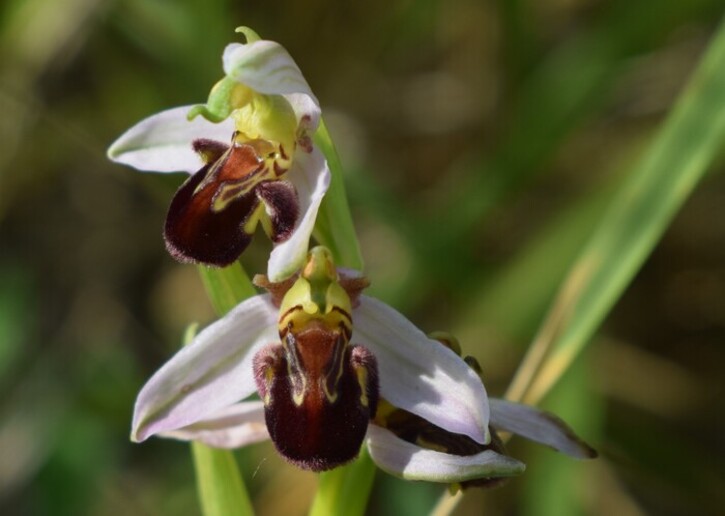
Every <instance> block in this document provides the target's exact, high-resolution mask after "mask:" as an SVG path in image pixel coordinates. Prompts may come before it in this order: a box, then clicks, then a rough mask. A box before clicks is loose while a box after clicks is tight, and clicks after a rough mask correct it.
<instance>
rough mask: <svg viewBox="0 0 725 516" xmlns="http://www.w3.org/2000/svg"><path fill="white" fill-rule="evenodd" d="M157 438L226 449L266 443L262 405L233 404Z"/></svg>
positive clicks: (250, 402)
mask: <svg viewBox="0 0 725 516" xmlns="http://www.w3.org/2000/svg"><path fill="white" fill-rule="evenodd" d="M159 435H160V436H162V437H171V438H173V439H179V440H182V441H200V442H202V443H204V444H206V445H208V446H212V447H214V448H230V449H231V448H241V447H242V446H247V445H248V444H254V443H258V442H260V441H266V440H267V439H269V433H268V432H267V425H266V423H265V421H264V403H262V402H261V401H247V402H243V403H236V404H234V405H231V406H229V407H226V408H224V409H222V410H220V411H219V412H218V413H216V414H214V415H213V416H212V417H210V418H207V419H203V420H201V421H199V422H198V423H194V424H193V425H189V426H185V427H184V428H180V429H179V430H173V431H171V432H163V433H161V434H159Z"/></svg>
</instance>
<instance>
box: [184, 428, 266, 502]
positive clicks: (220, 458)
mask: <svg viewBox="0 0 725 516" xmlns="http://www.w3.org/2000/svg"><path fill="white" fill-rule="evenodd" d="M191 453H192V455H193V457H194V469H195V470H196V486H197V489H198V491H199V500H200V502H201V511H202V514H204V516H232V515H240V516H243V515H248V514H249V515H253V514H254V509H253V508H252V503H251V502H250V500H249V495H248V494H247V490H246V488H245V487H244V481H243V480H242V476H241V474H240V473H239V468H238V467H237V462H236V460H235V459H234V454H233V453H232V452H230V451H229V450H219V449H216V448H210V447H209V446H206V445H204V444H201V443H198V442H192V443H191Z"/></svg>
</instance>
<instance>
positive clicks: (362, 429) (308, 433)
mask: <svg viewBox="0 0 725 516" xmlns="http://www.w3.org/2000/svg"><path fill="white" fill-rule="evenodd" d="M254 372H255V379H256V381H257V388H258V391H259V394H260V396H261V397H262V399H263V400H264V401H265V419H266V422H267V429H268V431H269V434H270V436H271V437H272V441H273V442H274V444H275V446H276V447H277V450H278V451H279V453H280V454H281V455H282V456H284V457H285V458H286V459H287V460H289V461H290V462H292V463H294V464H296V465H297V466H299V467H301V468H304V469H309V470H312V471H324V470H327V469H331V468H334V467H336V466H340V465H342V464H344V463H346V462H348V461H350V460H352V459H354V458H355V457H356V456H357V454H358V452H359V450H360V446H361V445H362V442H363V439H364V437H365V433H366V431H367V425H368V422H369V420H370V419H371V418H372V417H374V415H375V410H376V407H377V401H378V377H377V364H376V361H375V358H374V357H373V355H372V354H371V353H370V352H369V351H368V350H367V349H365V348H363V347H361V346H348V345H346V339H345V338H344V336H343V334H342V333H340V332H338V331H331V330H329V329H326V328H324V327H322V325H318V324H314V323H313V324H312V325H311V327H308V328H306V329H304V330H302V331H300V332H295V333H294V334H293V333H291V332H290V333H288V334H287V337H286V342H285V345H284V346H283V345H281V344H276V345H272V346H268V347H266V348H263V349H262V350H261V351H260V352H259V353H257V355H256V356H255V357H254Z"/></svg>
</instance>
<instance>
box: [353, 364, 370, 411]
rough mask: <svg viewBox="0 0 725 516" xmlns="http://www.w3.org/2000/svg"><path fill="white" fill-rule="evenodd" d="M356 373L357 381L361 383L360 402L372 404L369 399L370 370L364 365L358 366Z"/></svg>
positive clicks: (363, 404) (365, 404)
mask: <svg viewBox="0 0 725 516" xmlns="http://www.w3.org/2000/svg"><path fill="white" fill-rule="evenodd" d="M355 374H356V376H357V383H358V384H360V404H361V405H362V406H363V407H367V406H368V405H369V404H370V400H369V399H368V370H367V369H365V368H364V367H356V368H355Z"/></svg>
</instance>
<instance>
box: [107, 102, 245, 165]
mask: <svg viewBox="0 0 725 516" xmlns="http://www.w3.org/2000/svg"><path fill="white" fill-rule="evenodd" d="M192 107H193V106H181V107H177V108H173V109H168V110H166V111H162V112H161V113H157V114H155V115H152V116H150V117H148V118H145V119H143V120H141V121H140V122H139V123H137V124H136V125H134V126H133V127H131V128H130V129H129V130H128V131H126V132H125V133H123V134H122V135H121V136H120V137H119V138H118V139H117V140H116V141H115V142H113V144H111V146H110V147H109V149H108V157H109V158H110V159H111V160H113V161H116V162H117V163H123V164H124V165H129V166H131V167H134V168H136V169H138V170H141V171H144V172H180V171H183V172H196V171H197V170H199V169H200V168H201V167H202V165H203V163H202V161H201V158H200V157H199V155H198V154H197V153H196V152H194V150H193V149H192V148H191V142H192V141H194V140H196V139H198V138H207V139H210V140H218V141H221V142H224V143H227V142H229V141H230V140H231V138H232V134H233V133H234V121H233V120H231V119H227V120H225V121H223V122H221V123H219V124H213V123H211V122H209V121H208V120H206V119H205V118H204V117H202V116H197V117H196V118H194V119H193V120H192V121H189V120H187V118H186V115H187V113H188V112H189V110H190V109H191V108H192Z"/></svg>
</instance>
